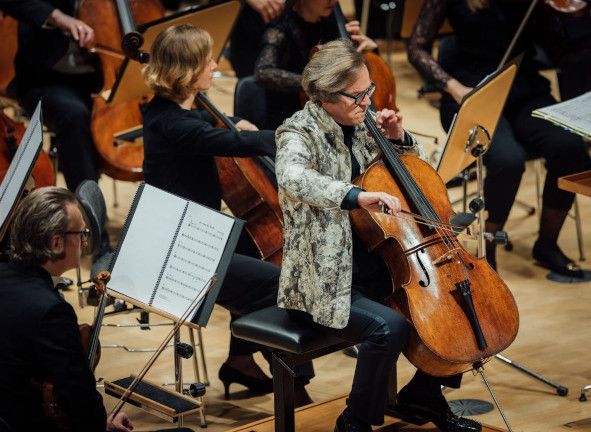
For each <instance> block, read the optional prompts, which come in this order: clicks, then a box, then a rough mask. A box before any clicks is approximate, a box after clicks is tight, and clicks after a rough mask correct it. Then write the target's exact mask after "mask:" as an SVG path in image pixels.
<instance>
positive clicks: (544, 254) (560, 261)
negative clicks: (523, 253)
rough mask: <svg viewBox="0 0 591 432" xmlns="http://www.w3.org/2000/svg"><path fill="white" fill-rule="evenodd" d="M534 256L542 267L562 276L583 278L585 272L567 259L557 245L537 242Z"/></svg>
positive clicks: (533, 251) (533, 252)
mask: <svg viewBox="0 0 591 432" xmlns="http://www.w3.org/2000/svg"><path fill="white" fill-rule="evenodd" d="M532 256H533V258H534V260H536V261H537V263H538V264H539V265H541V266H542V267H546V268H547V269H549V270H551V271H553V272H554V273H558V274H560V275H562V276H567V277H574V278H583V277H584V272H583V270H582V269H581V267H579V266H578V265H577V264H576V263H575V262H574V261H573V260H571V259H570V258H569V257H567V256H566V255H565V254H564V253H563V252H562V251H561V250H560V248H559V247H558V245H557V244H556V243H547V242H544V241H540V240H538V241H536V243H535V244H534V248H533V250H532Z"/></svg>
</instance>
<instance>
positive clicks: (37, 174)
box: [0, 109, 55, 187]
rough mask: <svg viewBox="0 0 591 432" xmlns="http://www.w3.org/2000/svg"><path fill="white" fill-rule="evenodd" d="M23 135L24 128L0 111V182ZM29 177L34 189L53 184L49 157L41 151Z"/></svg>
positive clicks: (53, 178) (53, 175)
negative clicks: (31, 179)
mask: <svg viewBox="0 0 591 432" xmlns="http://www.w3.org/2000/svg"><path fill="white" fill-rule="evenodd" d="M24 134H25V126H24V125H23V124H22V123H19V122H16V121H14V120H12V119H10V118H9V117H8V116H7V115H6V114H4V111H2V110H1V109H0V182H1V181H2V179H3V178H4V176H5V175H6V172H7V171H8V168H9V166H10V162H11V161H12V158H13V157H14V155H15V153H16V150H17V146H18V143H19V142H20V141H21V140H22V138H23V135H24ZM31 176H32V177H33V180H34V181H35V187H42V186H52V185H54V184H55V172H54V170H53V165H52V163H51V161H50V160H49V156H47V153H45V152H44V151H43V150H41V151H40V152H39V157H38V158H37V162H35V165H34V166H33V170H32V172H31Z"/></svg>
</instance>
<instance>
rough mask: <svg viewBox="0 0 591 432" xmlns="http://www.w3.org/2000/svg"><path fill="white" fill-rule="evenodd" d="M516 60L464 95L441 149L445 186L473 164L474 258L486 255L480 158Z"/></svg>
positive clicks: (507, 91) (511, 77)
mask: <svg viewBox="0 0 591 432" xmlns="http://www.w3.org/2000/svg"><path fill="white" fill-rule="evenodd" d="M518 64H519V59H517V60H514V61H513V62H511V63H508V64H507V65H506V66H504V67H503V68H502V69H500V70H498V71H496V72H494V73H493V74H491V75H489V76H488V77H486V78H485V79H484V80H483V81H482V82H481V83H480V84H478V85H477V86H476V87H475V88H474V89H472V90H471V91H470V93H468V94H467V95H465V96H464V98H463V99H462V102H461V104H460V109H459V111H458V113H457V114H456V115H455V117H454V119H453V122H452V126H451V129H450V132H449V134H448V136H447V141H446V143H445V145H444V147H443V153H442V154H441V159H439V163H438V164H437V172H438V173H439V175H440V177H441V178H442V179H443V181H444V182H445V183H447V182H448V181H450V180H451V179H453V178H454V177H455V176H456V175H458V173H460V172H462V171H463V170H465V169H466V168H467V167H468V166H470V165H471V164H472V163H473V162H474V161H476V181H477V187H478V192H477V194H478V197H479V198H480V200H482V201H481V202H482V203H483V204H482V205H481V206H480V208H479V210H478V224H479V236H478V257H479V258H481V257H484V256H485V254H486V251H485V247H484V242H485V237H484V195H483V185H484V183H483V179H484V175H483V164H482V157H483V155H484V153H486V151H487V150H488V146H489V144H490V141H491V140H492V137H493V135H494V132H495V130H496V127H497V124H498V122H499V119H500V117H501V113H502V112H503V108H504V106H505V101H506V100H507V96H508V95H509V91H510V90H511V85H512V84H513V79H514V78H515V75H516V74H517V68H518Z"/></svg>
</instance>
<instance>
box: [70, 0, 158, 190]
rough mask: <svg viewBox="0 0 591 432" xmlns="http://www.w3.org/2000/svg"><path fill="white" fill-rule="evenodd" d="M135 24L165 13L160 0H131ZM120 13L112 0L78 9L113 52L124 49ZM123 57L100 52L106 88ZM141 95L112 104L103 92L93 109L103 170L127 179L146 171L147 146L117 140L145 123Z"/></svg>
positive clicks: (97, 0)
mask: <svg viewBox="0 0 591 432" xmlns="http://www.w3.org/2000/svg"><path fill="white" fill-rule="evenodd" d="M129 6H130V9H131V12H132V15H133V19H134V22H135V23H136V24H144V23H147V22H149V21H153V20H156V19H158V18H161V17H162V16H164V7H163V6H162V4H161V3H160V1H158V0H129ZM119 13H122V12H121V11H118V9H117V7H116V5H115V2H114V1H112V0H84V1H83V2H82V4H81V5H80V7H79V9H78V18H79V19H80V20H82V21H84V22H85V23H87V24H88V25H90V26H91V27H92V28H93V29H94V31H95V35H96V45H97V46H100V47H101V48H106V49H108V50H111V51H112V52H121V53H122V50H121V40H122V37H123V34H122V31H121V26H120V20H119ZM123 57H124V56H123V53H122V55H121V57H116V56H113V55H109V54H99V58H100V62H101V66H102V72H103V89H111V88H113V85H114V84H115V79H116V74H117V71H118V69H119V67H120V66H121V64H122V62H123ZM145 102H147V101H144V100H141V99H138V100H133V101H129V102H123V103H118V104H114V105H109V104H107V102H106V101H105V99H104V98H103V97H101V96H98V97H95V98H94V102H93V109H92V125H91V130H92V136H93V139H94V144H95V146H96V149H97V152H98V154H99V156H100V160H101V170H102V171H103V172H104V173H105V174H107V175H108V176H110V177H112V178H114V179H117V180H124V181H139V180H142V179H143V177H144V175H143V168H142V165H143V161H144V147H143V145H140V144H136V143H131V142H117V141H116V140H115V135H116V134H117V133H119V132H123V131H127V130H129V129H132V128H134V127H136V126H138V125H141V124H142V114H141V110H140V107H141V104H142V103H145Z"/></svg>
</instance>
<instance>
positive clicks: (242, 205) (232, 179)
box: [195, 92, 283, 265]
mask: <svg viewBox="0 0 591 432" xmlns="http://www.w3.org/2000/svg"><path fill="white" fill-rule="evenodd" d="M195 100H196V101H197V102H198V103H199V104H200V105H201V106H203V107H204V108H205V109H206V110H207V111H208V112H209V113H210V114H211V115H212V116H213V117H214V118H215V119H216V120H217V121H218V123H219V125H220V126H221V127H225V128H227V129H230V130H236V131H237V130H238V129H237V128H236V125H234V123H233V122H232V121H231V120H230V119H229V118H228V117H226V116H225V115H224V114H222V113H221V112H220V111H219V110H218V109H217V108H216V107H215V106H214V105H213V104H212V103H211V101H210V100H209V99H208V98H207V96H205V94H203V93H201V92H200V93H198V94H197V97H196V98H195ZM215 161H216V166H217V170H218V174H219V178H220V184H221V186H222V198H223V200H224V202H225V203H226V205H227V206H228V208H229V209H230V211H231V212H232V214H233V215H234V216H236V217H239V218H241V219H244V220H246V225H245V229H246V232H247V233H248V235H249V236H250V238H251V239H252V241H253V242H254V244H255V246H256V248H257V250H258V252H259V254H260V257H261V259H262V260H264V261H270V262H272V263H274V264H277V265H281V261H282V258H283V217H282V213H281V208H280V207H279V198H278V195H277V185H276V183H275V184H274V183H273V181H272V180H270V176H268V175H267V174H266V173H265V171H266V172H267V173H269V174H270V175H271V176H273V177H274V174H275V163H274V162H273V160H272V159H271V158H269V157H268V156H259V157H258V158H256V160H255V158H245V157H242V158H240V157H216V158H215Z"/></svg>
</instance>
